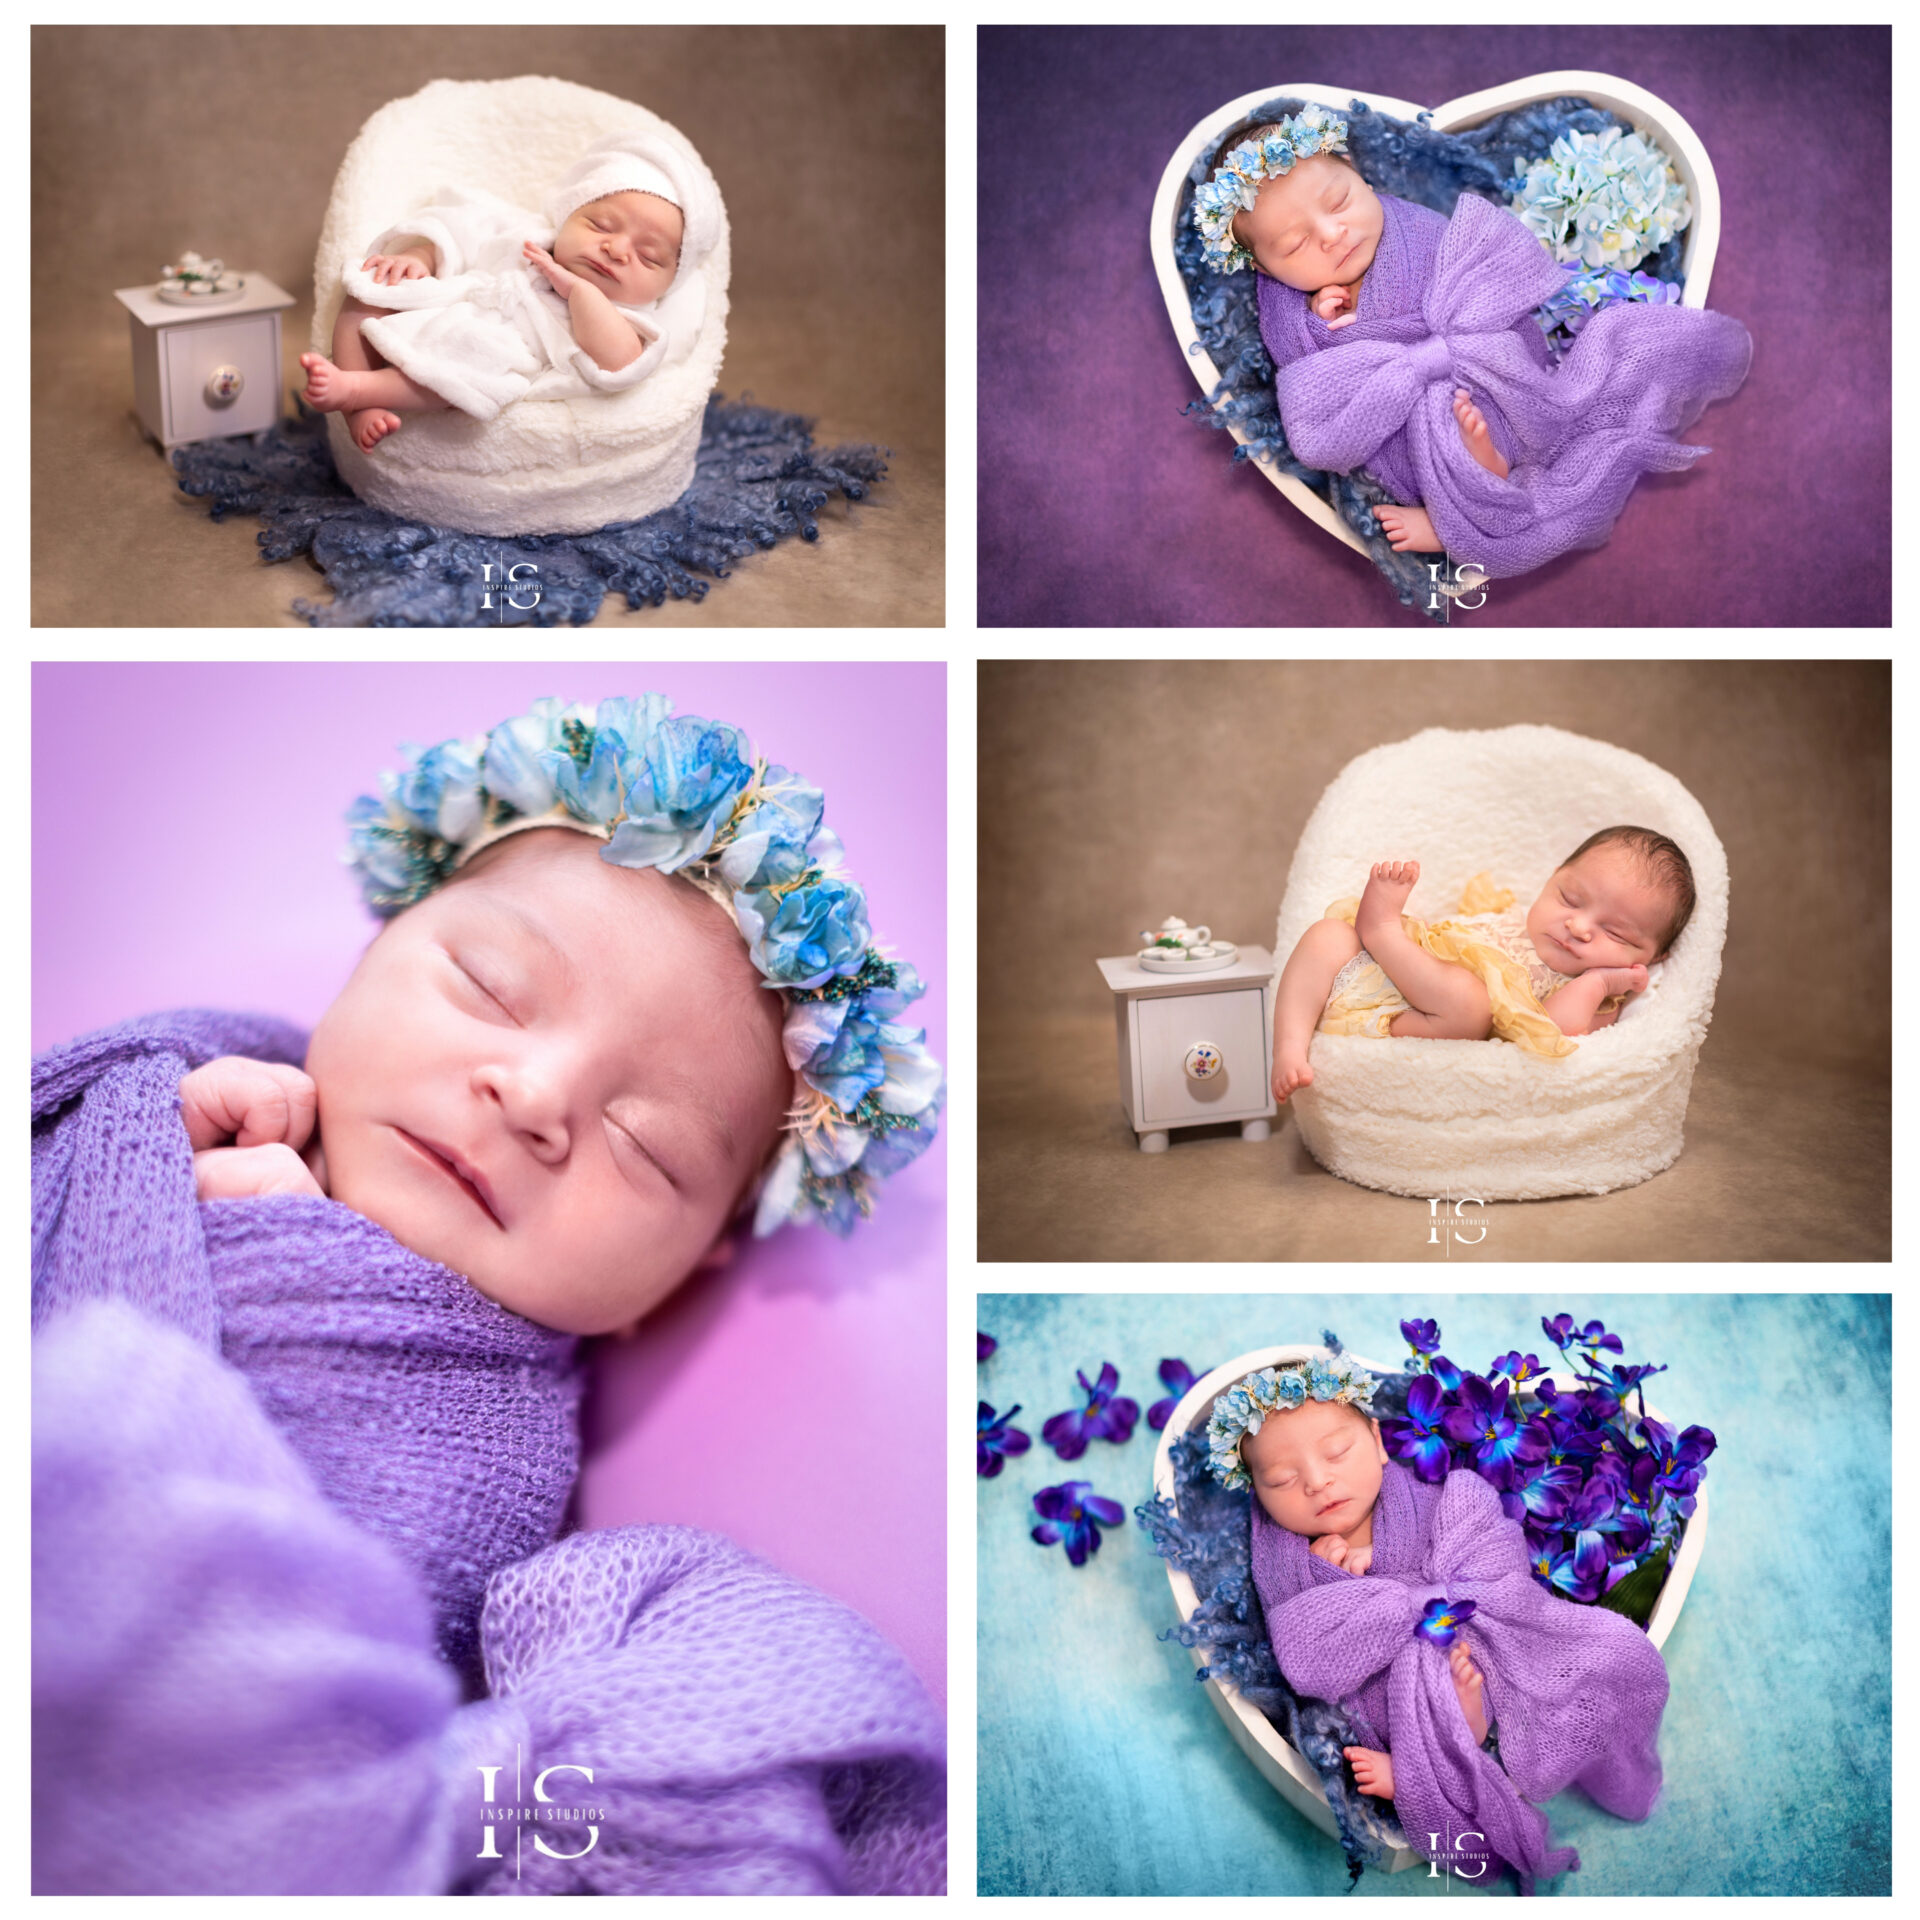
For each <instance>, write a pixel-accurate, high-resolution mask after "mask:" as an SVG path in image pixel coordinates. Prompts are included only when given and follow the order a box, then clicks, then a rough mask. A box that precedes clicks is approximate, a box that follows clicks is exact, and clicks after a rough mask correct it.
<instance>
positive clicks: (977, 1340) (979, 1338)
mask: <svg viewBox="0 0 1920 1920" xmlns="http://www.w3.org/2000/svg"><path fill="white" fill-rule="evenodd" d="M973 1338H974V1344H975V1345H976V1346H978V1348H979V1349H980V1351H979V1353H978V1354H977V1355H976V1356H975V1358H974V1364H975V1365H976V1366H978V1365H979V1363H980V1362H981V1361H982V1360H987V1359H991V1358H992V1356H993V1353H994V1351H995V1349H996V1348H998V1346H999V1345H1000V1342H999V1341H998V1340H996V1339H995V1338H994V1337H993V1335H992V1334H990V1333H982V1332H981V1331H980V1329H979V1328H978V1327H976V1328H975V1329H974V1330H973Z"/></svg>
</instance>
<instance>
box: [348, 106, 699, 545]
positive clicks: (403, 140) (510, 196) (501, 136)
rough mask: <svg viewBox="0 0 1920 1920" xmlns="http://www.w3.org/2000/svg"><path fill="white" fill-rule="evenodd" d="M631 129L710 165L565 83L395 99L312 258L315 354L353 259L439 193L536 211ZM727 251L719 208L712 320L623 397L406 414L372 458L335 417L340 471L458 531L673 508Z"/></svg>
mask: <svg viewBox="0 0 1920 1920" xmlns="http://www.w3.org/2000/svg"><path fill="white" fill-rule="evenodd" d="M630 126H639V127H643V128H647V129H650V130H652V131H653V132H655V133H658V134H661V135H663V136H664V137H665V138H666V139H668V140H669V141H671V142H673V143H674V144H675V145H677V146H680V147H682V148H684V149H685V150H686V153H687V154H688V155H689V156H690V157H691V159H692V162H693V164H694V165H695V166H700V165H701V164H702V163H701V162H700V159H699V156H698V155H697V154H696V153H694V150H693V147H692V146H691V144H690V143H689V142H688V141H687V139H686V137H685V136H684V135H683V134H681V133H680V132H679V131H678V130H677V129H675V128H673V127H671V126H669V125H668V124H667V123H666V122H665V121H664V120H662V119H661V118H660V117H659V116H658V115H657V114H653V113H649V112H648V111H647V109H646V108H645V107H638V106H635V105H634V104H633V103H632V102H631V101H628V100H618V99H615V98H614V96H613V95H612V94H610V93H598V92H595V91H594V89H593V88H591V87H581V86H576V85H574V83H573V82H572V81H570V80H550V79H544V78H541V77H539V76H537V75H531V74H529V75H523V76H521V77H520V78H518V79H514V80H434V81H431V82H430V83H429V84H428V85H426V86H424V87H422V88H421V89H420V91H419V92H418V93H415V94H409V95H408V96H407V97H406V98H405V99H403V100H390V101H388V103H387V104H386V105H385V106H384V107H382V108H381V109H380V110H379V111H378V112H377V113H376V114H374V115H373V117H372V118H371V119H369V120H368V122H367V123H366V125H365V126H364V127H362V128H361V129H360V132H359V134H358V135H357V137H356V138H355V140H354V143H353V145H352V146H350V147H349V148H348V149H347V157H346V158H345V159H344V160H343V161H341V163H340V172H339V175H338V176H337V177H336V179H335V180H334V183H333V198H332V200H331V201H330V202H329V204H328V207H327V218H326V224H325V225H324V226H323V227H322V228H321V230H320V249H319V252H318V253H317V254H315V256H314V262H313V303H314V312H313V341H312V347H313V351H315V352H316V353H328V352H331V350H332V342H333V323H334V320H335V318H336V317H337V316H338V314H339V312H340V304H341V300H342V297H343V289H342V287H341V275H342V273H343V271H344V270H345V268H346V267H347V266H348V265H350V264H351V265H353V266H358V265H359V264H360V262H361V261H362V260H363V259H364V258H365V257H366V249H367V247H368V245H369V244H370V243H371V242H372V241H373V240H375V239H377V238H378V237H379V236H380V235H381V234H382V233H384V232H385V231H386V230H387V229H388V228H389V227H391V226H394V225H395V224H396V223H398V222H400V221H403V220H405V218H406V216H407V215H408V214H409V213H412V212H413V211H415V210H416V209H417V208H419V207H421V206H424V205H425V204H426V202H427V200H428V199H429V198H430V197H431V195H432V194H433V193H434V191H435V190H436V189H437V188H439V187H442V186H447V185H459V186H464V187H474V188H481V189H484V190H485V191H487V192H489V193H496V194H498V195H500V197H501V198H502V199H505V200H510V201H512V202H513V203H514V204H515V205H518V206H524V207H528V208H530V209H536V210H537V209H538V208H539V207H540V206H541V205H542V203H543V202H544V200H545V198H546V194H547V189H548V188H549V187H551V186H552V184H553V182H554V181H555V180H556V179H557V178H558V177H559V176H560V175H561V174H562V173H564V172H565V171H566V169H567V168H568V167H570V166H571V165H572V164H573V163H574V161H576V160H577V159H579V157H580V156H581V154H583V153H584V152H585V151H586V150H587V148H588V147H590V146H592V145H593V143H594V142H595V141H596V140H599V139H601V138H603V137H604V136H606V135H607V134H610V133H614V132H617V131H618V130H619V129H621V128H622V127H630ZM717 197H718V195H717V192H716V198H717ZM730 262H731V250H730V246H729V240H728V232H727V218H726V209H725V206H724V204H723V205H722V207H721V213H720V238H719V239H718V241H717V242H716V243H715V245H714V248H713V251H712V252H711V253H710V254H709V255H708V256H707V261H706V266H705V272H706V276H707V317H706V323H705V326H704V327H703V329H702V332H701V337H700V340H699V343H698V344H697V345H696V346H695V348H694V350H693V352H692V353H691V354H690V355H689V356H688V357H687V358H686V359H685V360H683V361H681V362H680V363H679V365H677V366H671V367H664V368H662V369H661V370H660V372H658V373H656V374H654V375H652V376H650V377H649V378H647V379H645V380H642V381H641V382H640V384H639V385H638V386H636V387H631V388H629V389H627V390H626V391H625V392H623V393H617V394H595V395H592V396H590V397H582V398H577V399H561V400H524V401H521V402H519V403H518V404H517V405H514V406H511V407H508V408H506V409H505V410H504V411H503V412H502V413H501V414H500V416H499V417H498V418H497V419H494V420H485V421H483V420H475V419H473V418H472V417H471V416H469V415H467V414H464V413H459V412H455V411H452V410H449V411H447V412H445V413H410V414H408V415H407V416H406V421H405V424H404V425H403V426H402V427H401V429H400V431H399V432H398V433H394V434H390V435H388V437H387V438H386V439H385V440H384V441H382V442H381V443H380V445H379V446H377V447H376V448H375V449H374V450H373V452H372V453H370V454H366V453H362V452H361V451H360V449H359V448H358V447H356V446H355V445H354V444H353V439H352V436H351V435H350V434H349V433H348V431H347V426H346V422H345V420H344V419H343V418H342V417H341V416H340V415H339V414H337V413H336V414H330V415H329V416H328V420H327V433H328V437H329V441H330V444H331V445H332V448H333V460H334V465H335V467H336V468H337V469H338V470H339V474H340V477H341V479H342V480H344V481H345V482H346V483H347V485H348V486H349V487H351V488H352V489H353V491H354V492H355V493H357V494H358V495H359V496H360V498H361V499H362V500H365V501H368V502H370V503H371V504H372V505H374V506H376V507H384V508H385V509H386V510H387V511H388V512H389V513H395V514H399V515H401V516H402V517H403V518H405V519H408V520H417V521H422V522H424V523H426V524H427V525H429V526H438V527H452V528H455V529H457V530H458V531H460V532H464V533H502V534H512V533H591V532H594V531H596V530H597V529H598V528H601V527H605V526H610V525H612V524H613V523H614V522H615V521H621V520H638V519H640V518H642V517H643V516H645V515H646V514H649V513H656V512H658V511H659V510H660V509H661V508H662V507H668V506H671V505H672V504H673V503H674V501H676V500H677V499H679V497H680V496H681V494H683V493H684V492H685V491H686V490H687V487H688V485H689V483H690V482H691V481H692V479H693V467H694V460H695V458H696V456H697V455H698V453H699V451H700V430H701V427H702V424H703V423H704V420H705V417H706V405H707V397H708V395H709V394H711V393H712V391H713V388H714V383H715V382H716V381H717V380H718V379H719V377H720V357H721V354H722V353H723V352H724V351H725V348H726V342H727V279H728V273H729V268H730Z"/></svg>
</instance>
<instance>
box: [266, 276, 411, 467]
mask: <svg viewBox="0 0 1920 1920" xmlns="http://www.w3.org/2000/svg"><path fill="white" fill-rule="evenodd" d="M385 311H387V309H385V308H382V307H370V306H368V305H367V304H366V303H365V302H364V301H360V300H354V299H351V298H349V299H348V300H347V301H346V302H345V303H344V304H343V305H342V306H341V309H340V318H339V319H338V320H336V321H335V322H334V325H333V358H332V359H331V360H329V359H328V358H327V357H326V355H325V354H323V353H303V354H302V355H301V356H300V364H301V365H302V366H303V367H305V368H306V370H307V391H306V395H305V398H306V402H307V405H308V406H310V407H312V408H313V409H314V411H315V412H317V413H344V414H345V415H346V416H347V430H348V431H349V432H350V433H351V434H352V435H353V439H354V444H355V445H356V446H357V447H359V448H360V450H361V451H362V452H363V453H369V452H371V451H372V450H373V449H374V448H375V447H376V446H378V445H379V444H380V442H381V441H382V440H384V439H385V438H386V437H387V435H388V434H390V433H392V432H393V431H394V430H395V429H396V428H397V427H398V426H399V425H400V415H399V414H398V413H396V412H395V411H394V409H395V408H396V407H399V408H404V409H406V410H407V411H408V412H411V413H431V412H433V411H435V410H436V409H439V408H443V407H445V406H446V405H447V402H446V401H444V400H443V399H441V397H440V396H439V395H438V394H437V393H434V392H433V391H431V389H429V388H427V387H423V386H421V385H420V384H419V383H418V382H417V381H413V380H409V379H408V378H407V376H406V375H405V374H404V373H402V372H401V371H400V369H399V368H398V367H396V366H393V365H390V364H389V362H388V361H387V359H386V356H385V355H384V354H382V353H381V352H380V350H379V348H378V347H376V346H375V345H374V344H373V343H372V342H371V341H370V340H367V339H364V338H363V337H362V335H361V332H360V323H361V322H362V321H363V320H364V319H365V318H366V317H367V315H368V314H370V313H382V312H385Z"/></svg>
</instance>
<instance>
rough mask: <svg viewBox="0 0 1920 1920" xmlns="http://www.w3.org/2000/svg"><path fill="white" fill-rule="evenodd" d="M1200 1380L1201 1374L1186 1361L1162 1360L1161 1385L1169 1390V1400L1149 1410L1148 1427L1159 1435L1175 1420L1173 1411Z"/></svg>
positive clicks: (1156, 1403) (1162, 1401)
mask: <svg viewBox="0 0 1920 1920" xmlns="http://www.w3.org/2000/svg"><path fill="white" fill-rule="evenodd" d="M1199 1378H1200V1376H1199V1374H1197V1373H1195V1372H1194V1370H1193V1369H1192V1368H1191V1367H1190V1366H1188V1365H1187V1363H1186V1362H1185V1361H1184V1360H1162V1361H1161V1362H1160V1384H1161V1385H1162V1386H1163V1387H1165V1388H1166V1390H1167V1398H1166V1399H1164V1400H1156V1401H1155V1402H1154V1403H1153V1405H1152V1406H1150V1407H1149V1408H1148V1409H1147V1425H1148V1426H1150V1427H1151V1428H1152V1429H1153V1430H1154V1432H1155V1433H1159V1432H1161V1431H1162V1430H1164V1428H1165V1427H1166V1424H1167V1422H1168V1421H1169V1420H1171V1419H1172V1418H1173V1410H1174V1408H1175V1407H1177V1406H1178V1405H1179V1404H1180V1402H1181V1400H1182V1399H1183V1398H1185V1396H1186V1392H1187V1389H1188V1388H1189V1387H1191V1386H1192V1385H1193V1383H1194V1382H1195V1381H1196V1380H1198V1379H1199Z"/></svg>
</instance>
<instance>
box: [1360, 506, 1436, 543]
mask: <svg viewBox="0 0 1920 1920" xmlns="http://www.w3.org/2000/svg"><path fill="white" fill-rule="evenodd" d="M1373 517H1374V518H1375V519H1376V520H1378V521H1379V522H1380V524H1381V525H1382V526H1383V527H1385V528H1386V530H1387V545H1388V546H1390V547H1391V548H1392V549H1393V550H1394V552H1395V553H1445V552H1446V550H1447V548H1446V542H1445V541H1443V540H1442V539H1441V538H1440V536H1439V535H1438V534H1437V533H1435V532H1434V530H1433V522H1432V521H1431V520H1429V519H1428V518H1427V510H1426V508H1425V507H1395V506H1378V507H1375V508H1374V510H1373Z"/></svg>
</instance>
